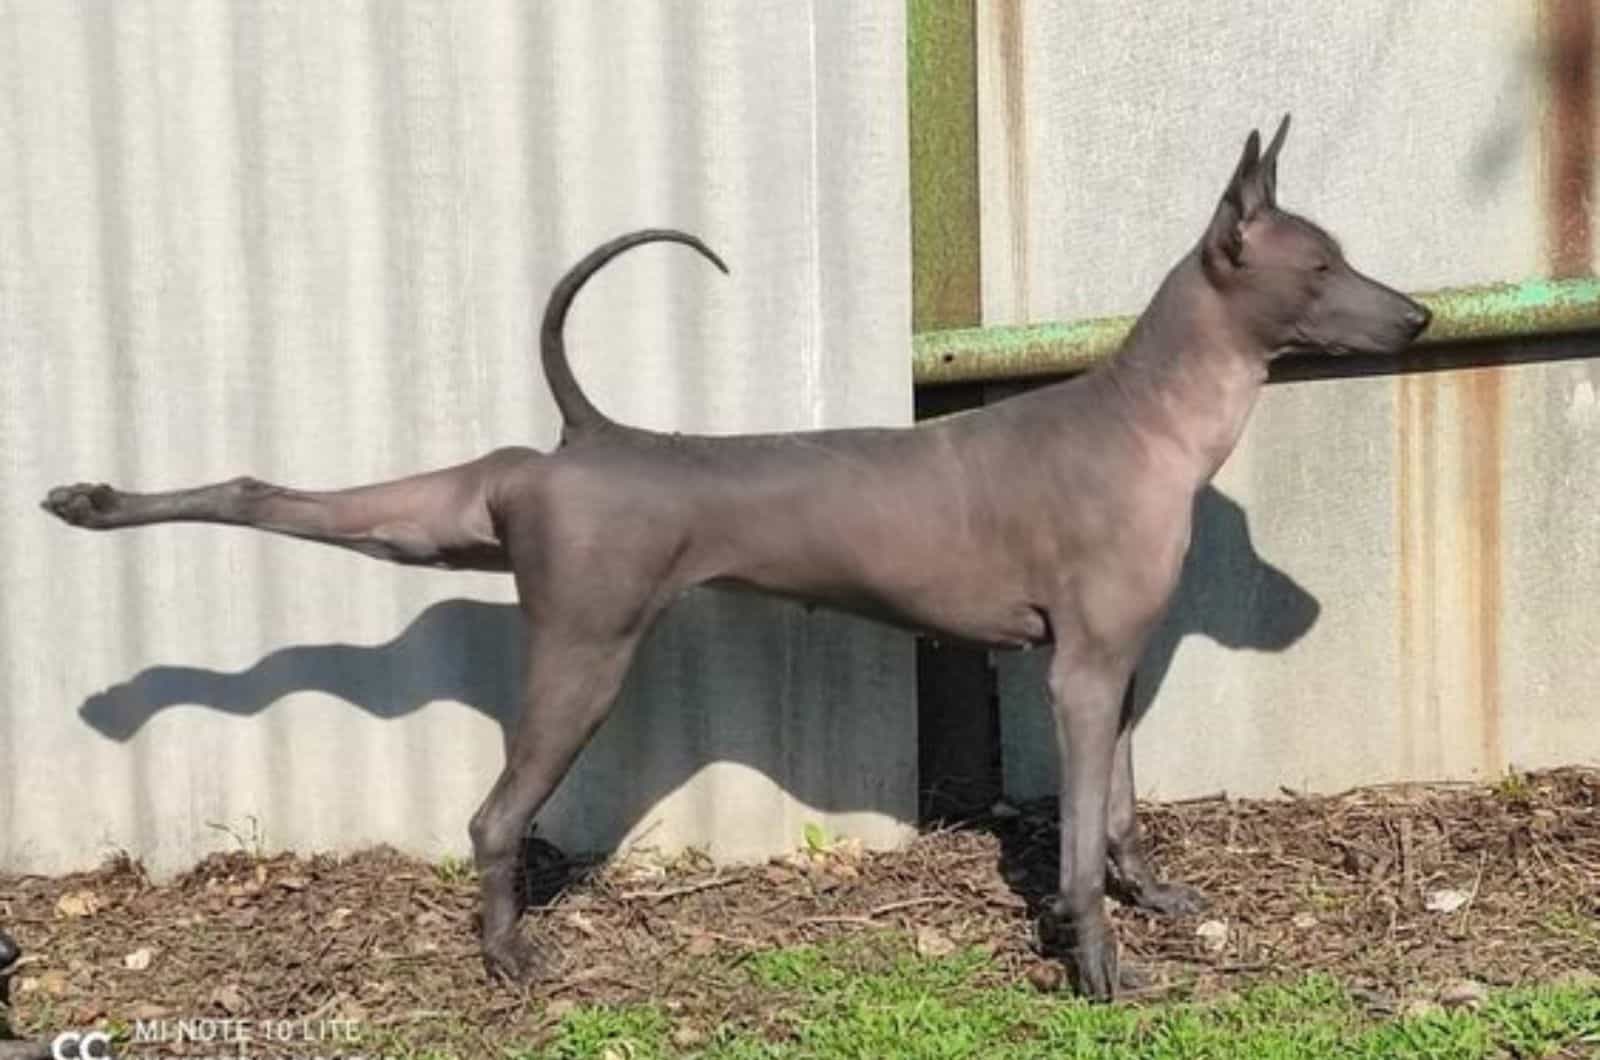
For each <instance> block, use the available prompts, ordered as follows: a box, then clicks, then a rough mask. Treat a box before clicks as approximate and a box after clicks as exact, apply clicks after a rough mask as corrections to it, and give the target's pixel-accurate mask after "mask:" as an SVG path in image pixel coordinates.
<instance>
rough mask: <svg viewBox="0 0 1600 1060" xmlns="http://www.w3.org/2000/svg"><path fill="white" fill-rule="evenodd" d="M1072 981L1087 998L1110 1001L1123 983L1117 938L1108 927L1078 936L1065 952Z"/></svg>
mask: <svg viewBox="0 0 1600 1060" xmlns="http://www.w3.org/2000/svg"><path fill="white" fill-rule="evenodd" d="M1066 957H1067V964H1068V966H1069V968H1070V970H1071V972H1072V983H1073V985H1074V986H1075V987H1077V990H1078V993H1079V994H1081V995H1083V996H1084V997H1086V998H1088V999H1089V1000H1090V1001H1111V1000H1114V999H1115V998H1116V996H1117V989H1118V988H1119V987H1120V986H1121V985H1122V974H1121V970H1120V968H1119V967H1118V963H1119V962H1118V960H1117V940H1116V938H1115V937H1114V936H1112V935H1111V933H1110V932H1109V931H1106V932H1105V933H1103V934H1100V933H1096V934H1093V935H1090V936H1086V937H1084V938H1081V939H1080V940H1079V942H1078V944H1077V945H1076V946H1074V947H1073V948H1072V949H1071V950H1069V951H1068V952H1067V955H1066Z"/></svg>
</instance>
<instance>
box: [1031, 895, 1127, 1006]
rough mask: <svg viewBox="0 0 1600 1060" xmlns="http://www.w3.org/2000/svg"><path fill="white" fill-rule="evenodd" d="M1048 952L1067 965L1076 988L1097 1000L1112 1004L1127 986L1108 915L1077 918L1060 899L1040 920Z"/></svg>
mask: <svg viewBox="0 0 1600 1060" xmlns="http://www.w3.org/2000/svg"><path fill="white" fill-rule="evenodd" d="M1039 940H1040V943H1041V948H1042V949H1043V951H1044V953H1045V954H1046V955H1049V956H1053V957H1056V958H1058V959H1059V960H1060V961H1061V962H1062V964H1064V965H1065V966H1066V969H1067V973H1068V975H1069V977H1070V979H1071V982H1072V986H1073V987H1074V988H1075V989H1076V990H1077V992H1078V993H1079V994H1081V995H1083V996H1084V997H1086V998H1089V999H1090V1000H1093V1001H1110V1000H1112V999H1113V998H1115V997H1116V996H1117V990H1118V988H1119V987H1121V986H1122V985H1123V983H1122V972H1121V969H1120V967H1119V962H1118V952H1117V936H1116V934H1115V932H1113V931H1112V930H1111V922H1110V921H1109V920H1107V919H1106V917H1105V914H1104V912H1101V911H1096V912H1094V913H1092V914H1089V915H1086V916H1080V917H1073V916H1072V915H1071V914H1070V913H1068V912H1067V910H1066V909H1065V908H1064V903H1062V902H1061V901H1060V900H1059V899H1058V900H1057V901H1055V902H1053V903H1051V904H1050V905H1049V906H1047V907H1046V909H1045V910H1044V912H1043V914H1042V915H1041V916H1040V918H1039Z"/></svg>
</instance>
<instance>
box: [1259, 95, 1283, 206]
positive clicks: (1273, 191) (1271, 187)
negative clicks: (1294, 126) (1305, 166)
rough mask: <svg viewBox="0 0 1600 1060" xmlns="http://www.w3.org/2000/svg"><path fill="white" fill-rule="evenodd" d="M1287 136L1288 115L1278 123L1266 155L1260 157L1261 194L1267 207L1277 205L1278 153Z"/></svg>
mask: <svg viewBox="0 0 1600 1060" xmlns="http://www.w3.org/2000/svg"><path fill="white" fill-rule="evenodd" d="M1288 135H1289V115H1287V114H1285V115H1284V116H1283V120H1282V121H1280V122H1279V123H1278V131H1277V132H1275V133H1273V134H1272V142H1271V143H1270V144H1268V145H1267V150H1266V153H1265V154H1263V155H1262V156H1261V167H1260V168H1261V192H1262V195H1263V196H1264V200H1265V202H1266V203H1267V205H1269V206H1276V205H1277V204H1278V151H1279V150H1281V149H1282V147H1283V140H1284V137H1286V136H1288Z"/></svg>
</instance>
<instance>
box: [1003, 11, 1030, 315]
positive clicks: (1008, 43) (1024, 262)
mask: <svg viewBox="0 0 1600 1060" xmlns="http://www.w3.org/2000/svg"><path fill="white" fill-rule="evenodd" d="M997 18H998V22H999V38H1000V68H1001V71H1002V75H1003V83H1002V88H1001V92H1002V100H1001V102H1002V106H1003V109H1004V111H1005V122H1006V148H1007V152H1008V153H1007V157H1006V196H1007V207H1008V212H1009V213H1010V215H1011V272H1012V278H1011V279H1012V289H1013V290H1014V291H1015V292H1016V312H1017V314H1018V319H1019V321H1021V322H1025V321H1026V320H1027V319H1028V316H1029V306H1030V302H1031V299H1030V297H1029V291H1028V103H1027V64H1026V58H1025V57H1026V51H1027V50H1026V48H1025V47H1024V44H1023V25H1022V4H1021V2H1020V0H1003V2H1001V3H1000V4H999V5H998V11H997Z"/></svg>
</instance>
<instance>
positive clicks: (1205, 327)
mask: <svg viewBox="0 0 1600 1060" xmlns="http://www.w3.org/2000/svg"><path fill="white" fill-rule="evenodd" d="M1287 129H1288V118H1287V117H1285V118H1284V120H1283V123H1282V124H1281V125H1280V126H1279V128H1278V131H1277V134H1276V135H1275V136H1274V137H1273V140H1272V143H1271V145H1270V146H1269V147H1268V148H1267V150H1266V152H1265V153H1264V154H1263V153H1262V152H1261V150H1260V137H1259V136H1258V134H1257V133H1255V132H1251V133H1250V136H1249V138H1248V139H1247V141H1246V143H1245V147H1244V152H1243V155H1242V157H1241V158H1240V159H1239V163H1238V166H1237V168H1236V169H1235V171H1234V174H1233V177H1232V179H1231V180H1230V181H1229V182H1228V185H1227V190H1226V191H1225V192H1224V193H1223V195H1222V199H1221V201H1220V202H1219V203H1218V205H1217V208H1216V211H1215V213H1214V215H1213V216H1212V218H1211V221H1210V223H1209V224H1208V225H1207V226H1206V229H1205V234H1204V235H1203V236H1202V237H1201V239H1200V241H1199V243H1198V244H1197V245H1196V246H1195V247H1194V249H1193V250H1192V251H1191V252H1189V253H1188V254H1186V255H1185V256H1184V257H1183V259H1182V260H1181V261H1179V262H1178V264H1177V265H1176V266H1175V267H1174V268H1173V269H1172V271H1171V273H1170V274H1169V275H1168V276H1167V278H1166V280H1165V282H1164V283H1162V285H1161V287H1160V289H1159V290H1158V291H1157V293H1156V295H1155V298H1154V300H1153V301H1152V302H1151V303H1150V305H1149V307H1148V308H1147V309H1146V310H1145V311H1144V313H1143V314H1142V315H1141V316H1140V317H1139V319H1138V322H1137V323H1136V324H1135V326H1134V328H1133V331H1132V333H1131V334H1130V335H1129V336H1128V339H1127V341H1126V342H1125V343H1124V344H1123V346H1122V349H1121V350H1120V351H1119V352H1118V354H1117V355H1116V356H1115V357H1114V358H1112V359H1111V360H1109V361H1108V362H1107V363H1105V364H1104V365H1102V366H1100V367H1098V368H1096V369H1095V370H1092V371H1090V372H1087V373H1085V374H1083V375H1081V376H1079V377H1077V378H1074V379H1071V380H1068V381H1066V382H1062V383H1058V384H1055V385H1052V386H1047V387H1043V388H1041V389H1038V390H1034V391H1031V392H1029V393H1026V394H1023V395H1020V396H1017V397H1014V398H1011V399H1009V400H1006V401H1002V402H997V403H995V404H992V405H989V406H986V407H984V408H981V409H977V410H973V411H969V412H964V413H960V414H957V415H952V416H947V417H944V418H941V419H937V420H932V421H929V422H925V423H922V424H919V425H917V426H915V427H910V428H894V429H890V428H883V429H860V430H824V431H811V432H805V433H797V434H769V435H735V436H723V437H706V436H691V435H677V434H660V433H656V432H652V431H645V430H640V429H637V428H634V427H629V426H626V425H623V424H620V423H616V422H614V421H612V420H610V419H608V418H607V417H606V416H605V415H603V414H602V413H601V412H600V410H599V409H597V408H596V407H595V406H594V405H593V404H592V403H591V402H590V401H589V399H588V398H587V397H586V396H585V395H584V393H583V391H582V390H581V389H580V388H579V386H578V383H577V381H576V380H575V379H574V377H573V374H572V371H571V368H570V367H569V366H568V363H567V356H566V350H565V347H564V344H563V339H562V327H563V323H564V321H565V319H566V315H567V310H568V307H569V306H570V305H571V303H572V300H573V298H574V296H576V294H577V293H578V291H579V289H580V288H582V287H583V285H584V283H585V282H586V281H587V280H588V279H589V278H590V276H592V275H593V274H594V273H595V272H596V271H597V270H599V269H600V268H601V267H602V266H603V265H604V264H605V263H606V262H607V261H609V260H611V258H613V257H614V256H615V255H617V254H619V253H621V252H622V251H624V250H627V249H628V248H630V247H634V246H638V245H640V244H642V243H649V242H653V241H660V240H667V241H672V242H677V243H683V244H687V245H688V246H691V247H693V248H695V249H696V250H698V251H699V252H700V253H701V254H703V255H704V256H705V257H707V258H709V259H710V260H711V261H712V262H713V263H715V264H716V265H717V266H718V267H719V268H722V269H723V270H724V271H726V268H725V267H724V266H723V265H722V262H721V261H720V260H719V259H718V258H717V257H716V255H715V254H713V253H712V252H711V251H710V250H709V249H708V248H707V247H706V246H705V245H704V244H703V243H701V242H700V241H699V240H698V239H696V238H695V237H693V236H690V235H686V234H684V233H681V232H676V231H670V230H646V231H640V232H634V233H632V234H630V235H626V236H623V237H621V238H619V239H617V240H614V241H613V242H610V243H607V244H605V245H604V246H601V247H600V248H598V249H597V250H595V251H594V252H593V253H591V254H590V255H589V256H588V257H586V258H584V259H583V261H581V262H580V263H579V264H578V265H577V266H576V267H574V268H573V269H572V271H571V272H570V273H568V274H567V275H566V276H565V277H564V278H563V279H562V280H561V281H560V282H559V283H558V284H557V285H556V287H555V290H554V292H553V293H552V295H551V297H550V301H549V305H548V307H547V309H546V311H545V316H544V323H543V328H542V331H541V334H540V346H541V355H542V359H543V365H544V372H545V375H546V377H547V378H548V381H549V384H550V388H551V390H552V391H553V393H554V396H555V400H556V404H557V405H558V406H559V408H560V411H561V417H562V424H563V426H562V433H561V441H560V445H559V447H558V448H557V449H556V451H555V452H553V453H549V454H544V453H540V452H537V451H535V450H532V449H524V448H509V449H500V450H497V451H495V452H492V453H490V454H488V455H487V456H484V457H482V458H480V459H478V460H474V461H472V462H471V463H467V464H462V465H460V466H457V467H452V468H448V469H445V470H440V471H434V472H431V473H427V474H422V475H417V476H413V477H409V478H404V479H400V480H397V481H393V482H387V483H381V484H376V485H370V486H363V487H359V488H354V489H346V490H339V491H333V492H311V491H305V490H298V489H289V488H285V487H282V486H276V485H271V484H269V483H265V482H261V481H258V480H256V479H251V478H239V479H234V480H231V481H228V482H222V483H218V484H214V485H209V486H201V487H198V488H195V489H188V490H181V491H176V492H170V493H148V494H138V493H125V492H122V491H120V490H115V489H112V488H111V487H109V486H106V485H88V484H80V485H76V486H66V487H61V488H58V489H54V490H52V491H51V492H50V494H49V497H48V499H47V500H46V501H45V502H44V506H45V507H46V508H47V509H48V510H50V511H51V512H54V513H55V514H56V515H58V516H60V517H61V518H62V519H64V520H66V521H67V522H69V523H71V524H73V525H75V526H82V527H88V528H91V529H110V528H113V527H125V526H137V525H141V524H148V523H159V522H177V521H188V522H215V523H230V524H236V525H241V526H249V527H254V528H256V529H260V530H267V531H272V532H274V533H280V534H289V535H293V536H295V537H302V538H306V539H309V540H312V541H319V542H322V543H325V544H331V545H339V546H342V547H345V548H350V549H354V550H356V551H358V552H363V553H366V554H367V555H370V556H375V557H378V558H381V559H387V560H392V561H394V562H397V563H403V564H411V565H418V566H433V567H445V568H454V569H471V570H494V571H506V570H509V571H510V572H511V574H512V576H513V577H514V578H515V580H516V586H517V592H518V596H519V599H520V604H521V608H522V611H523V613H524V615H525V617H526V619H527V628H528V640H527V652H528V667H527V678H526V687H525V689H524V691H523V701H522V708H521V710H522V713H521V716H520V719H519V722H518V725H517V727H516V731H515V733H514V735H513V736H512V738H511V740H510V743H509V746H508V752H507V762H506V765H505V769H504V771H503V772H502V773H501V774H500V777H499V779H497V780H496V781H495V784H494V787H493V789H492V790H491V791H490V792H489V795H488V797H487V798H486V799H485V800H484V803H483V805H482V806H481V807H480V808H479V809H478V811H477V812H476V814H474V816H473V818H472V822H471V836H472V844H473V849H474V852H475V855H476V858H477V864H478V866H479V869H480V871H481V884H482V912H483V922H482V932H483V936H482V945H483V954H484V959H485V962H486V964H487V966H488V968H489V970H490V972H491V973H492V974H497V975H503V976H506V977H511V978H518V977H525V976H527V975H529V974H531V973H533V972H534V971H535V970H536V969H537V968H538V966H539V964H540V962H539V960H538V954H537V951H536V950H535V949H534V947H532V946H531V945H529V943H528V942H527V941H526V940H525V939H524V938H523V937H522V935H521V933H520V931H519V927H518V918H519V916H520V913H521V896H520V892H519V889H518V888H517V886H516V875H515V874H516V870H517V862H518V852H519V847H520V842H521V840H522V838H523V836H524V834H525V833H526V831H527V828H528V826H529V824H530V822H531V820H532V818H533V817H534V815H535V814H536V813H537V812H538V810H539V808H540V806H541V805H542V804H543V803H544V802H545V800H546V799H547V798H548V797H549V795H550V793H551V791H552V790H553V789H554V788H555V786H556V784H557V783H558V782H559V781H560V780H561V778H562V776H563V775H565V773H566V771H567V768H568V767H569V765H570V764H571V763H572V760H573V758H574V757H575V756H576V755H577V753H578V751H579V750H580V749H581V748H582V747H583V746H584V744H585V742H586V741H587V740H588V739H589V737H590V735H591V734H592V733H593V732H594V731H595V729H596V727H598V726H599V725H600V723H601V721H602V720H603V719H604V718H605V717H606V714H607V712H608V711H609V709H610V706H611V703H612V701H613V699H614V697H615V696H616V694H617V690H618V687H619V686H620V685H621V683H622V680H623V676H624V674H625V673H626V671H627V669H628V666H629V662H630V660H631V659H632V658H633V654H634V651H635V649H636V648H637V647H638V645H639V642H640V639H641V638H642V637H643V636H644V635H645V633H646V631H647V630H649V629H650V627H651V624H652V623H653V622H654V621H655V619H656V618H657V616H658V615H660V613H661V612H662V610H663V609H664V608H666V607H667V605H668V604H670V603H671V602H672V601H673V600H675V599H676V598H677V597H678V596H680V595H681V594H683V593H684V592H685V591H686V590H688V589H690V588H692V587H695V586H702V585H709V586H715V587H724V588H738V589H745V590H754V591H759V592H765V593H772V594H777V595H780V596H784V597H789V598H792V599H796V600H801V601H806V602H808V603H817V604H821V605H824V606H828V607H832V608H837V609H840V610H844V611H849V612H853V613H857V614H861V615H866V616H869V617H872V618H876V619H879V620H882V621H886V622H889V623H892V624H894V625H898V626H901V627H904V628H907V629H910V630H914V631H918V632H924V633H929V634H934V635H937V636H940V637H944V638H951V639H956V640H962V641H967V642H972V643H975V644H979V645H987V646H991V647H994V648H1028V647H1033V646H1045V645H1049V646H1050V650H1051V652H1052V656H1051V663H1050V668H1049V692H1050V699H1051V702H1052V704H1053V709H1054V715H1055V722H1056V732H1057V742H1058V750H1059V755H1060V762H1061V771H1060V772H1061V790H1060V798H1061V869H1060V890H1059V894H1058V896H1057V897H1056V898H1055V899H1054V901H1053V903H1052V905H1051V909H1050V911H1049V915H1051V916H1052V917H1053V918H1056V919H1059V920H1061V921H1063V924H1062V926H1063V927H1065V928H1066V929H1067V930H1066V933H1065V934H1066V937H1067V939H1069V940H1070V942H1069V946H1068V960H1069V964H1070V966H1071V970H1072V971H1073V972H1074V973H1075V979H1076V982H1077V984H1078V986H1079V989H1080V990H1082V991H1083V992H1084V993H1086V994H1088V995H1090V996H1093V997H1101V998H1104V997H1110V996H1112V995H1113V993H1114V991H1115V989H1116V985H1117V982H1118V965H1117V955H1116V944H1115V939H1114V937H1113V936H1112V933H1111V930H1110V927H1109V924H1108V922H1107V920H1106V918H1105V911H1104V908H1103V905H1104V903H1103V897H1104V894H1105V888H1106V879H1107V870H1108V868H1109V870H1110V871H1111V873H1112V874H1113V878H1114V879H1116V880H1117V881H1119V882H1120V883H1121V885H1122V887H1121V890H1122V891H1123V893H1124V894H1126V895H1127V896H1128V898H1129V899H1130V900H1131V901H1133V902H1135V903H1138V904H1140V905H1143V906H1145V907H1148V908H1150V909H1153V910H1156V911H1163V912H1183V911H1189V910H1192V909H1195V908H1197V907H1198V903H1199V896H1198V895H1197V894H1196V893H1195V892H1193V891H1191V890H1189V889H1187V888H1184V887H1181V886H1177V885H1172V884H1166V883H1163V882H1160V881H1159V880H1157V879H1156V878H1155V876H1154V875H1153V874H1152V872H1151V870H1150V868H1149V866H1148V865H1147V864H1146V863H1145V860H1144V858H1143V857H1142V855H1141V853H1140V844H1139V834H1138V829H1137V825H1136V822H1135V818H1134V784H1133V766H1132V753H1131V749H1130V732H1129V728H1130V719H1128V718H1127V717H1125V716H1124V714H1123V711H1122V709H1121V703H1122V692H1123V688H1124V686H1125V685H1126V684H1127V682H1128V680H1129V677H1130V675H1131V673H1132V671H1133V669H1134V666H1135V664H1136V663H1137V661H1138V659H1139V655H1140V651H1141V649H1142V648H1143V646H1144V644H1145V639H1146V637H1147V635H1148V634H1149V633H1150V632H1151V629H1152V627H1153V626H1154V625H1155V624H1156V622H1157V620H1158V619H1159V618H1160V616H1161V614H1162V613H1163V611H1164V609H1165V608H1166V606H1167V603H1168V600H1169V598H1170V597H1171V595H1172V592H1173V589H1174V586H1175V583H1176V581H1177V578H1178V572H1179V567H1180V565H1181V563H1182V561H1183V557H1184V553H1185V551H1186V550H1187V549H1188V545H1189V531H1190V520H1191V513H1192V508H1193V505H1194V500H1195V496H1196V493H1197V491H1198V490H1199V489H1200V488H1201V487H1202V486H1203V485H1204V484H1205V483H1206V482H1207V481H1208V480H1209V479H1210V478H1211V476H1212V475H1213V474H1214V473H1215V472H1216V470H1217V468H1218V467H1219V466H1220V465H1221V464H1222V462H1223V461H1224V460H1225V459H1226V458H1227V456H1228V454H1229V453H1230V452H1231V451H1232V449H1233V446H1234V443H1235V441H1236V440H1237V439H1238V437H1239V434H1240V432H1241V431H1242V430H1243V429H1244V425H1245V420H1246V418H1247V417H1248V415H1249V412H1250V409H1251V406H1252V405H1253V404H1254V403H1255V400H1256V395H1257V393H1258V391H1259V390H1260V388H1261V385H1262V383H1263V381H1264V380H1265V379H1266V377H1267V362H1268V361H1269V360H1270V359H1271V358H1272V357H1274V356H1275V355H1277V354H1278V353H1281V352H1284V351H1287V350H1306V351H1324V352H1328V353H1340V352H1347V351H1365V352H1376V353H1388V352H1397V351H1399V350H1401V349H1402V348H1404V347H1405V346H1406V345H1407V344H1408V343H1409V342H1410V341H1411V340H1412V339H1413V338H1415V337H1416V336H1417V335H1418V334H1419V333H1420V332H1421V331H1422V329H1423V328H1424V327H1426V326H1427V323H1428V313H1427V311H1426V310H1425V309H1424V308H1423V307H1422V306H1420V305H1418V304H1417V303H1415V302H1413V301H1411V300H1410V299H1408V298H1406V297H1405V296H1404V295H1401V294H1399V293H1398V292H1396V291H1393V290H1390V289H1389V288H1387V287H1384V286H1383V285H1381V284H1378V283H1376V282H1374V281H1372V280H1370V279H1368V278H1366V277H1364V276H1362V275H1360V274H1359V273H1357V272H1356V271H1355V270H1354V269H1352V268H1351V267H1350V266H1349V265H1348V264H1346V263H1345V260H1344V258H1343V255H1342V254H1341V252H1340V249H1339V246H1338V244H1337V243H1336V242H1335V241H1334V240H1333V239H1332V238H1331V237H1329V236H1328V235H1327V234H1326V233H1324V232H1323V231H1322V230H1321V229H1319V228H1318V227H1316V226H1315V225H1313V224H1312V223H1310V222H1309V221H1306V220H1304V219H1302V218H1300V217H1298V216H1295V215H1294V214H1291V213H1288V212H1286V211H1283V210H1281V209H1279V208H1278V206H1277V202H1276V198H1275V188H1274V186H1275V183H1276V169H1277V156H1278V150H1279V148H1280V147H1281V146H1282V144H1283V139H1284V135H1285V133H1286V132H1287ZM601 570H604V571H605V575H604V576H603V577H599V576H597V575H596V572H597V571H601ZM1108 859H1109V860H1108Z"/></svg>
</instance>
